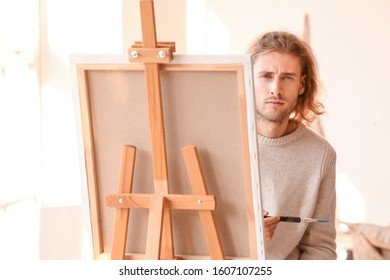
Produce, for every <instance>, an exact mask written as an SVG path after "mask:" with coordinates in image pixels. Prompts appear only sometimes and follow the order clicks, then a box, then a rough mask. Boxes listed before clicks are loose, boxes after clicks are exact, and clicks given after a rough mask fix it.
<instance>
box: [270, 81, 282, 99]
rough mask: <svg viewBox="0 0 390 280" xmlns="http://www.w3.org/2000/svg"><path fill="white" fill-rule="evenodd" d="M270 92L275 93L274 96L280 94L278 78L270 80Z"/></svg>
mask: <svg viewBox="0 0 390 280" xmlns="http://www.w3.org/2000/svg"><path fill="white" fill-rule="evenodd" d="M271 94H272V95H275V96H279V95H280V94H282V89H281V84H280V80H279V79H278V78H275V79H274V80H273V81H272V84H271Z"/></svg>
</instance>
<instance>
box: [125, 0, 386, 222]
mask: <svg viewBox="0 0 390 280" xmlns="http://www.w3.org/2000/svg"><path fill="white" fill-rule="evenodd" d="M130 2H132V3H134V9H136V7H135V5H137V3H136V2H137V1H130ZM154 2H155V7H156V11H155V13H156V21H157V26H158V35H157V36H158V38H159V35H161V36H162V37H164V39H162V40H171V41H175V42H176V45H177V53H204V54H218V53H226V54H236V53H245V50H246V48H247V46H248V44H249V43H250V41H251V40H252V39H253V37H254V36H256V35H257V34H259V33H261V32H265V31H270V30H274V29H283V30H287V31H291V32H294V33H297V34H299V35H302V33H303V29H304V17H305V15H306V14H307V15H308V17H309V23H310V35H311V36H310V43H311V46H312V48H313V51H314V53H315V55H316V56H317V59H318V63H319V68H320V75H321V79H322V82H323V88H324V90H323V96H324V103H325V105H326V109H327V115H326V116H324V117H323V119H322V120H323V122H324V126H325V135H326V137H327V138H328V139H329V141H330V142H331V143H332V145H333V146H334V147H335V149H336V150H337V153H338V183H337V188H338V211H339V218H340V219H341V220H342V221H346V222H370V223H376V224H382V225H389V224H390V203H389V202H390V176H388V174H389V172H388V169H389V167H390V145H389V143H390V123H389V122H387V121H386V117H387V114H386V113H387V112H386V110H387V107H388V106H387V102H389V101H390V92H389V91H390V90H389V87H388V83H389V82H388V76H389V72H390V70H389V67H388V65H390V56H389V55H387V54H388V50H389V49H390V36H388V27H389V25H390V18H389V16H388V11H389V10H390V2H389V1H386V0H374V1H371V0H344V1H336V0H327V1H325V0H321V1H310V0H297V1H284V0H275V1H262V0H242V1H239V2H237V1H225V0H187V1H185V2H186V5H185V7H184V6H183V4H182V3H183V2H184V1H173V2H172V1H169V4H170V5H168V4H167V3H168V1H167V0H155V1H154ZM176 2H178V3H181V4H180V5H176V4H177V3H176ZM171 3H172V4H171ZM133 12H134V11H133ZM172 14H176V16H172ZM183 14H186V16H183ZM173 20H175V21H176V22H175V24H173V23H172V22H173ZM134 24H136V23H134ZM183 26H186V30H187V32H183ZM138 28H140V27H139V25H138ZM124 30H129V31H128V33H129V34H130V33H131V32H130V29H128V27H127V26H124ZM139 38H140V37H138V40H139ZM124 39H125V40H124V42H125V45H126V44H130V43H131V41H130V39H132V40H135V39H133V38H132V37H128V38H124Z"/></svg>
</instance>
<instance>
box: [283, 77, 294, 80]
mask: <svg viewBox="0 0 390 280" xmlns="http://www.w3.org/2000/svg"><path fill="white" fill-rule="evenodd" d="M283 79H284V80H288V81H290V80H294V77H293V76H284V77H283Z"/></svg>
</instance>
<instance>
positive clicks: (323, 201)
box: [299, 145, 337, 260]
mask: <svg viewBox="0 0 390 280" xmlns="http://www.w3.org/2000/svg"><path fill="white" fill-rule="evenodd" d="M322 171H323V172H322V178H323V179H322V181H321V185H320V189H319V192H318V196H317V203H316V207H315V209H314V212H313V217H314V218H320V219H329V222H328V223H310V224H309V225H308V227H307V230H306V232H305V234H304V235H303V237H302V239H301V241H300V243H299V249H300V251H301V256H300V259H302V260H309V259H310V260H314V259H324V260H326V259H328V260H332V259H336V257H337V255H336V226H335V216H336V188H335V184H336V152H335V150H334V149H333V148H332V147H331V146H330V145H329V146H328V147H327V149H326V151H325V157H324V162H323V167H322Z"/></svg>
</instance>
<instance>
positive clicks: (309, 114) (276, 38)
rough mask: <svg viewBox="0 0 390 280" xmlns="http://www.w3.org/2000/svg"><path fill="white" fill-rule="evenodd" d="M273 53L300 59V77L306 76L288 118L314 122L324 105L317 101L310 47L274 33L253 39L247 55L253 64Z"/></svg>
mask: <svg viewBox="0 0 390 280" xmlns="http://www.w3.org/2000/svg"><path fill="white" fill-rule="evenodd" d="M273 51H275V52H281V53H288V54H293V55H295V56H297V57H298V58H299V59H300V62H301V75H302V76H303V75H305V76H306V78H305V91H304V93H302V94H301V95H299V97H298V101H297V105H296V107H295V109H294V111H293V112H292V113H291V116H290V117H291V118H292V119H294V120H295V121H303V120H305V121H307V122H312V121H314V120H315V118H316V117H317V116H319V115H321V114H323V113H324V105H323V104H322V103H321V102H320V101H319V100H317V99H318V91H319V80H318V70H317V62H316V59H315V57H314V55H313V52H312V50H311V48H310V46H309V45H308V44H307V43H306V42H304V41H303V40H301V39H299V38H298V37H297V36H296V35H294V34H291V33H289V32H285V31H274V32H268V33H265V34H262V35H260V36H258V37H257V38H255V39H254V40H253V42H252V43H251V44H250V46H249V48H248V51H247V53H248V54H249V55H250V56H251V59H252V62H254V61H255V59H256V57H257V56H258V55H260V54H264V53H268V52H273Z"/></svg>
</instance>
